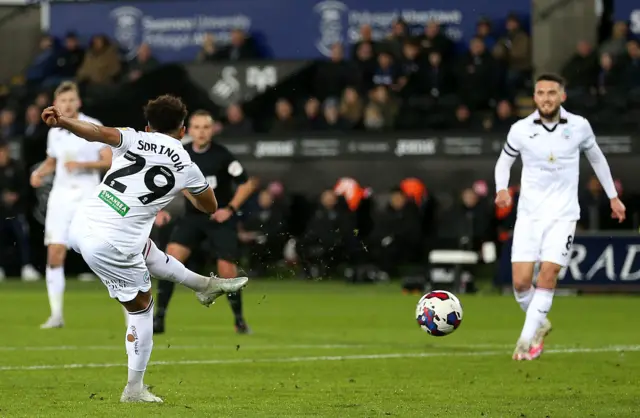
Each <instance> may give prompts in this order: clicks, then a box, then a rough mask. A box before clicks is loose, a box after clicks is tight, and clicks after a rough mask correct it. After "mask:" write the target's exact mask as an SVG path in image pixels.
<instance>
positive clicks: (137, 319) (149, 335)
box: [124, 299, 153, 390]
mask: <svg viewBox="0 0 640 418" xmlns="http://www.w3.org/2000/svg"><path fill="white" fill-rule="evenodd" d="M124 341H125V343H124V344H125V347H126V349H127V356H128V358H129V361H128V366H129V375H128V379H127V386H128V387H129V388H130V389H133V390H142V387H143V386H142V384H143V383H142V380H143V378H144V372H145V370H147V364H148V363H149V359H150V358H151V350H152V349H153V299H152V300H151V303H150V304H149V306H148V307H147V309H145V310H143V311H140V312H130V313H129V321H128V326H127V333H126V335H125V340H124Z"/></svg>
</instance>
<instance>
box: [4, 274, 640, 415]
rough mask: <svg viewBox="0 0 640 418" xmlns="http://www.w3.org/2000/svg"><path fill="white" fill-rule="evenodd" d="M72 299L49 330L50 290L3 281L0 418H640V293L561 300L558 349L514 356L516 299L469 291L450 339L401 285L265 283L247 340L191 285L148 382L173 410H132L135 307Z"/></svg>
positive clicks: (100, 298) (71, 290)
mask: <svg viewBox="0 0 640 418" xmlns="http://www.w3.org/2000/svg"><path fill="white" fill-rule="evenodd" d="M67 290H68V291H67V296H66V315H65V316H66V321H67V326H66V328H64V329H60V330H46V331H43V330H40V329H39V328H38V326H39V324H40V323H41V322H42V321H44V320H45V319H46V316H47V314H48V305H47V298H46V291H45V287H44V284H43V283H35V284H23V283H19V282H10V283H3V284H0V321H1V325H0V417H65V418H66V417H120V416H134V415H136V414H143V415H144V416H152V417H154V416H158V417H178V416H180V417H183V416H193V417H306V416H317V417H377V416H392V417H454V418H462V417H554V418H555V417H580V418H582V417H638V416H640V385H639V384H638V379H639V378H640V332H638V329H639V325H640V319H639V316H638V307H639V306H640V303H639V301H638V299H637V298H634V297H619V296H618V297H614V296H589V297H557V298H556V300H555V303H554V306H553V309H552V311H551V317H550V319H551V320H552V322H553V324H554V332H553V333H552V334H551V335H550V337H549V339H548V344H547V352H546V353H545V354H544V355H543V357H542V358H541V359H540V360H538V361H535V362H514V361H512V360H511V352H512V349H513V345H514V344H515V341H516V339H517V337H518V335H519V332H520V327H521V325H522V321H523V319H524V314H523V313H522V312H520V310H519V308H518V306H517V305H516V303H515V302H514V301H513V299H512V298H509V297H500V296H465V295H461V301H462V303H463V306H464V320H463V322H462V325H461V326H460V328H459V329H458V331H456V332H455V333H454V334H452V335H450V336H448V337H443V338H435V337H430V336H428V335H427V334H425V333H424V332H422V331H421V330H420V329H419V328H418V326H417V324H416V322H415V320H414V310H415V303H416V302H417V299H418V296H415V295H414V296H406V295H402V294H401V293H400V292H399V289H398V286H397V285H396V284H391V285H380V286H348V285H344V284H341V283H335V282H334V283H327V282H276V281H270V282H260V281H258V280H254V281H253V282H252V283H250V286H249V287H248V289H247V290H246V292H245V309H246V315H247V319H248V322H249V324H250V326H251V327H252V328H253V331H254V334H253V335H248V336H237V335H235V334H234V331H233V326H232V325H233V321H232V316H231V313H230V310H229V308H228V306H227V302H226V300H224V299H222V300H220V301H219V302H218V303H216V304H215V305H214V306H212V307H211V308H210V309H205V308H203V307H201V306H200V305H198V304H197V302H196V300H195V297H194V296H193V295H192V294H190V293H189V292H187V291H178V292H177V294H176V297H175V298H174V300H173V301H172V307H171V311H170V313H169V316H168V317H167V333H166V334H165V335H162V336H157V337H156V338H155V346H154V352H153V355H152V358H151V360H152V364H151V365H150V366H149V368H148V371H147V375H146V378H145V380H146V383H147V384H149V385H152V386H153V391H154V393H156V394H157V395H159V396H161V397H163V398H164V400H165V403H164V404H162V405H140V404H138V405H130V404H126V405H123V404H120V403H119V402H118V401H119V397H120V393H121V391H122V388H123V386H124V383H125V380H126V355H125V350H124V344H123V340H124V335H125V328H124V318H123V314H122V311H121V309H120V307H119V306H118V305H117V304H116V303H115V302H114V301H112V300H110V299H109V297H108V294H107V291H106V289H104V288H103V287H102V285H101V284H99V283H77V282H75V281H73V282H69V284H68V289H67Z"/></svg>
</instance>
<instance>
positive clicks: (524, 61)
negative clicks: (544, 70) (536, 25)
mask: <svg viewBox="0 0 640 418" xmlns="http://www.w3.org/2000/svg"><path fill="white" fill-rule="evenodd" d="M506 27H507V35H506V36H504V37H502V38H501V39H500V40H498V43H497V44H496V46H495V48H496V49H497V51H496V56H497V57H501V59H503V60H504V61H505V63H506V66H507V85H508V86H509V87H510V88H511V89H514V88H519V87H520V86H521V85H522V83H523V82H524V80H525V79H526V78H527V77H528V76H529V75H530V73H531V40H530V39H529V35H527V33H526V32H525V31H524V30H523V29H522V27H521V25H520V20H519V19H518V17H517V16H515V15H510V16H509V17H508V18H507V24H506Z"/></svg>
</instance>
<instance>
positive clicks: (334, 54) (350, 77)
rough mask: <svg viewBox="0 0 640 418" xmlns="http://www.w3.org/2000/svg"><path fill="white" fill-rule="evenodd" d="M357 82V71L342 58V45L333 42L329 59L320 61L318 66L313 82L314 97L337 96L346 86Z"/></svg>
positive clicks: (340, 94)
mask: <svg viewBox="0 0 640 418" xmlns="http://www.w3.org/2000/svg"><path fill="white" fill-rule="evenodd" d="M358 84H359V80H358V78H357V71H356V69H355V68H354V66H353V65H352V64H351V63H350V62H347V61H345V60H344V52H343V49H342V45H341V44H334V45H333V46H332V47H331V57H330V60H329V61H328V62H323V63H321V64H320V66H319V68H318V73H317V74H316V78H315V84H314V85H315V87H316V97H318V99H320V100H324V99H327V98H339V97H340V96H342V92H343V90H344V89H345V88H347V86H356V85H358Z"/></svg>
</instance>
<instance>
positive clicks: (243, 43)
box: [220, 29, 260, 61]
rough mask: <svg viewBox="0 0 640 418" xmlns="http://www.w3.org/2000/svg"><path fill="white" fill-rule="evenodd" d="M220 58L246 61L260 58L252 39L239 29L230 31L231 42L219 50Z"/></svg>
mask: <svg viewBox="0 0 640 418" xmlns="http://www.w3.org/2000/svg"><path fill="white" fill-rule="evenodd" d="M220 58H221V59H224V60H229V61H246V60H255V59H258V58H260V54H259V53H258V50H257V48H256V45H255V43H254V42H253V39H251V38H249V37H247V35H246V34H245V33H244V32H243V31H242V30H241V29H234V30H232V31H231V43H230V44H229V46H227V47H226V48H224V49H223V50H222V51H220Z"/></svg>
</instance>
